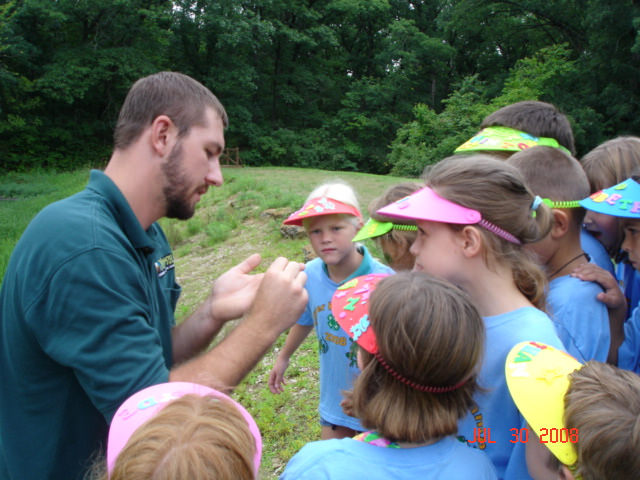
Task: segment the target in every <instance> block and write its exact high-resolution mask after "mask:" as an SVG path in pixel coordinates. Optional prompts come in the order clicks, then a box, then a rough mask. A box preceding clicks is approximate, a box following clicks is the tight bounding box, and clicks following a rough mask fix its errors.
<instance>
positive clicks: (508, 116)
mask: <svg viewBox="0 0 640 480" xmlns="http://www.w3.org/2000/svg"><path fill="white" fill-rule="evenodd" d="M493 126H503V127H511V128H515V129H517V130H522V131H523V132H526V133H529V134H531V135H535V136H536V137H550V138H555V139H556V140H557V141H558V143H560V145H562V146H563V147H565V148H567V149H568V150H569V151H570V152H571V154H572V155H575V154H576V147H575V141H574V139H573V130H572V129H571V123H569V119H568V118H567V117H566V115H564V114H563V113H561V112H560V111H559V110H558V109H557V108H556V107H555V106H554V105H552V104H550V103H546V102H540V101H537V100H526V101H523V102H516V103H512V104H511V105H507V106H506V107H502V108H500V109H498V110H496V111H495V112H493V113H491V114H490V115H488V116H487V117H485V119H484V120H483V121H482V123H481V124H480V128H485V127H493Z"/></svg>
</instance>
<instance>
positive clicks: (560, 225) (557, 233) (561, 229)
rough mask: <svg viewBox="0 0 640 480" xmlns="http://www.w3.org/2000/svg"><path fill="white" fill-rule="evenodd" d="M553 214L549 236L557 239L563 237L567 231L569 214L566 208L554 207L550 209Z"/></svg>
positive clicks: (569, 221)
mask: <svg viewBox="0 0 640 480" xmlns="http://www.w3.org/2000/svg"><path fill="white" fill-rule="evenodd" d="M551 213H552V215H553V226H552V227H551V232H550V235H551V238H553V239H554V240H557V239H558V238H561V237H564V236H565V235H566V234H567V232H568V231H569V224H570V223H571V216H570V215H569V213H568V212H567V211H566V210H561V209H558V208H554V209H552V210H551Z"/></svg>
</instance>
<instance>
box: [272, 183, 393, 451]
mask: <svg viewBox="0 0 640 480" xmlns="http://www.w3.org/2000/svg"><path fill="white" fill-rule="evenodd" d="M284 223H285V224H287V225H302V226H304V228H305V230H306V232H307V235H308V237H309V241H310V242H311V247H312V248H313V251H314V252H315V254H316V255H317V258H315V259H313V260H311V261H310V262H308V263H307V264H306V266H305V273H306V274H307V282H306V284H305V288H306V289H307V292H308V293H309V302H308V304H307V308H306V309H305V312H304V313H303V314H302V316H301V317H300V319H299V320H298V322H297V323H296V324H295V325H294V326H293V327H291V329H290V330H289V334H288V335H287V339H286V341H285V344H284V346H283V347H282V350H280V353H279V354H278V357H277V359H276V362H275V365H274V366H273V369H272V370H271V373H270V375H269V389H270V390H271V392H272V393H281V392H282V391H283V385H284V384H285V383H286V382H285V377H284V373H285V371H286V369H287V367H288V365H289V360H290V358H291V355H293V353H294V352H295V351H296V350H297V348H298V347H299V346H300V344H301V343H302V342H303V341H304V339H305V338H306V337H307V335H308V334H309V332H310V331H311V330H312V329H313V327H314V326H315V330H316V335H317V337H318V342H319V355H320V405H319V408H318V410H319V413H320V424H321V426H322V430H321V438H322V439H328V438H343V437H351V436H353V435H354V434H355V433H356V432H359V431H362V426H361V425H360V422H359V421H358V419H356V418H354V417H352V416H349V415H347V414H346V413H345V412H344V411H343V410H342V407H341V406H340V403H341V402H342V400H343V398H342V392H343V391H346V390H349V389H351V385H352V382H353V380H354V379H355V378H356V377H357V375H358V374H359V369H358V366H357V362H356V345H355V344H354V343H353V342H352V341H351V340H350V339H349V337H348V335H347V334H346V333H345V332H344V331H343V330H342V329H341V328H340V326H339V325H338V323H337V322H336V320H335V318H334V317H333V315H332V314H331V296H332V295H333V293H334V292H335V290H336V288H338V287H339V286H340V285H342V284H343V283H345V282H346V281H348V280H349V279H351V278H353V277H356V276H358V275H364V274H367V273H393V270H392V269H391V268H389V267H387V266H385V265H383V264H381V263H380V262H378V261H376V260H374V259H373V258H372V257H371V255H370V254H369V252H368V251H367V249H366V248H365V247H364V246H360V245H358V244H356V243H353V242H352V239H353V237H354V236H355V235H356V233H357V232H358V230H359V229H360V228H361V227H362V216H361V214H360V211H359V209H358V202H357V199H356V195H355V192H354V191H353V189H352V188H351V187H350V186H349V185H347V184H345V183H328V184H324V185H321V186H319V187H317V188H316V189H315V190H314V191H313V192H311V194H310V195H309V196H308V198H307V200H306V202H305V203H304V206H303V207H302V208H301V209H300V210H298V211H296V212H294V213H293V214H291V215H290V216H289V218H287V219H286V220H285V221H284Z"/></svg>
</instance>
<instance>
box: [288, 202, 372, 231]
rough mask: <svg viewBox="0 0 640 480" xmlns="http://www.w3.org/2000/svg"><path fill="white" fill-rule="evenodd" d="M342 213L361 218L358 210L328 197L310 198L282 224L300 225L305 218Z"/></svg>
mask: <svg viewBox="0 0 640 480" xmlns="http://www.w3.org/2000/svg"><path fill="white" fill-rule="evenodd" d="M338 213H343V214H346V215H353V216H354V217H358V218H362V214H361V213H360V210H358V209H357V208H356V207H354V206H353V205H349V204H347V203H342V202H340V201H338V200H335V199H333V198H329V197H318V198H312V199H311V200H309V201H308V202H307V203H305V204H304V205H303V207H302V208H301V209H300V210H297V211H295V212H293V213H292V214H291V215H289V217H288V218H287V219H286V220H285V221H284V222H282V223H284V224H285V225H298V226H301V225H302V221H303V220H304V219H305V218H311V217H318V216H320V215H336V214H338Z"/></svg>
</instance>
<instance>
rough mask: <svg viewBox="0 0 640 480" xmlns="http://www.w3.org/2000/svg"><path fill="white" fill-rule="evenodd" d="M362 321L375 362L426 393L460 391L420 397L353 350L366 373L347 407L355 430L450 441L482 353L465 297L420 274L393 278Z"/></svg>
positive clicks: (478, 323)
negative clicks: (357, 423) (373, 342)
mask: <svg viewBox="0 0 640 480" xmlns="http://www.w3.org/2000/svg"><path fill="white" fill-rule="evenodd" d="M369 320H370V322H371V328H372V329H373V331H374V333H375V336H376V339H377V343H378V349H379V351H378V353H379V355H380V356H381V357H383V358H384V360H385V362H386V363H387V365H388V366H390V367H391V368H393V370H395V372H397V373H398V374H399V375H402V376H403V377H405V378H407V379H409V380H411V381H413V382H416V383H418V384H421V385H429V386H433V387H447V386H452V385H457V384H459V383H460V382H462V381H464V384H463V385H462V386H461V387H459V388H457V389H455V390H453V391H450V392H446V393H429V392H422V391H419V390H416V389H414V388H412V387H410V386H409V385H407V384H406V383H403V382H402V381H400V380H398V379H397V378H396V377H395V376H393V375H392V374H390V373H389V372H388V371H387V369H385V367H384V366H383V365H382V364H381V363H380V362H379V361H378V360H377V359H376V358H375V357H374V356H373V355H371V354H370V353H367V352H366V351H364V350H360V354H361V355H362V357H361V358H362V360H363V363H364V365H365V366H364V368H363V370H362V373H361V374H360V375H359V376H358V378H357V379H356V381H355V384H354V388H353V392H352V394H351V395H350V401H352V405H353V409H354V412H355V414H356V416H357V417H358V418H359V419H360V420H361V422H362V424H363V425H364V426H365V427H366V428H372V429H376V430H377V431H378V432H379V433H380V434H381V435H383V436H384V437H385V438H387V439H389V440H391V441H402V442H412V443H423V442H427V441H436V440H438V439H440V438H442V437H445V436H447V435H451V434H453V433H455V432H456V431H457V424H458V420H459V419H460V418H461V417H462V416H464V415H465V414H466V413H467V411H468V409H469V408H470V407H471V405H472V404H473V400H472V396H473V393H474V392H475V391H476V388H477V384H476V375H477V372H478V369H479V368H480V362H481V358H482V354H483V349H484V324H483V321H482V318H481V317H480V314H479V313H478V311H477V310H476V308H475V307H474V306H473V304H472V303H471V301H470V300H469V299H468V297H467V296H466V294H465V293H464V292H462V291H461V290H460V289H458V288H457V287H455V286H453V285H451V284H450V283H448V282H446V281H443V280H439V279H436V278H434V277H431V276H429V275H426V274H424V273H421V272H402V273H398V274H396V275H392V276H390V277H388V278H385V279H384V280H382V281H381V282H380V283H379V284H378V287H377V288H376V290H375V291H374V292H373V293H372V294H371V299H370V307H369Z"/></svg>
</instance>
